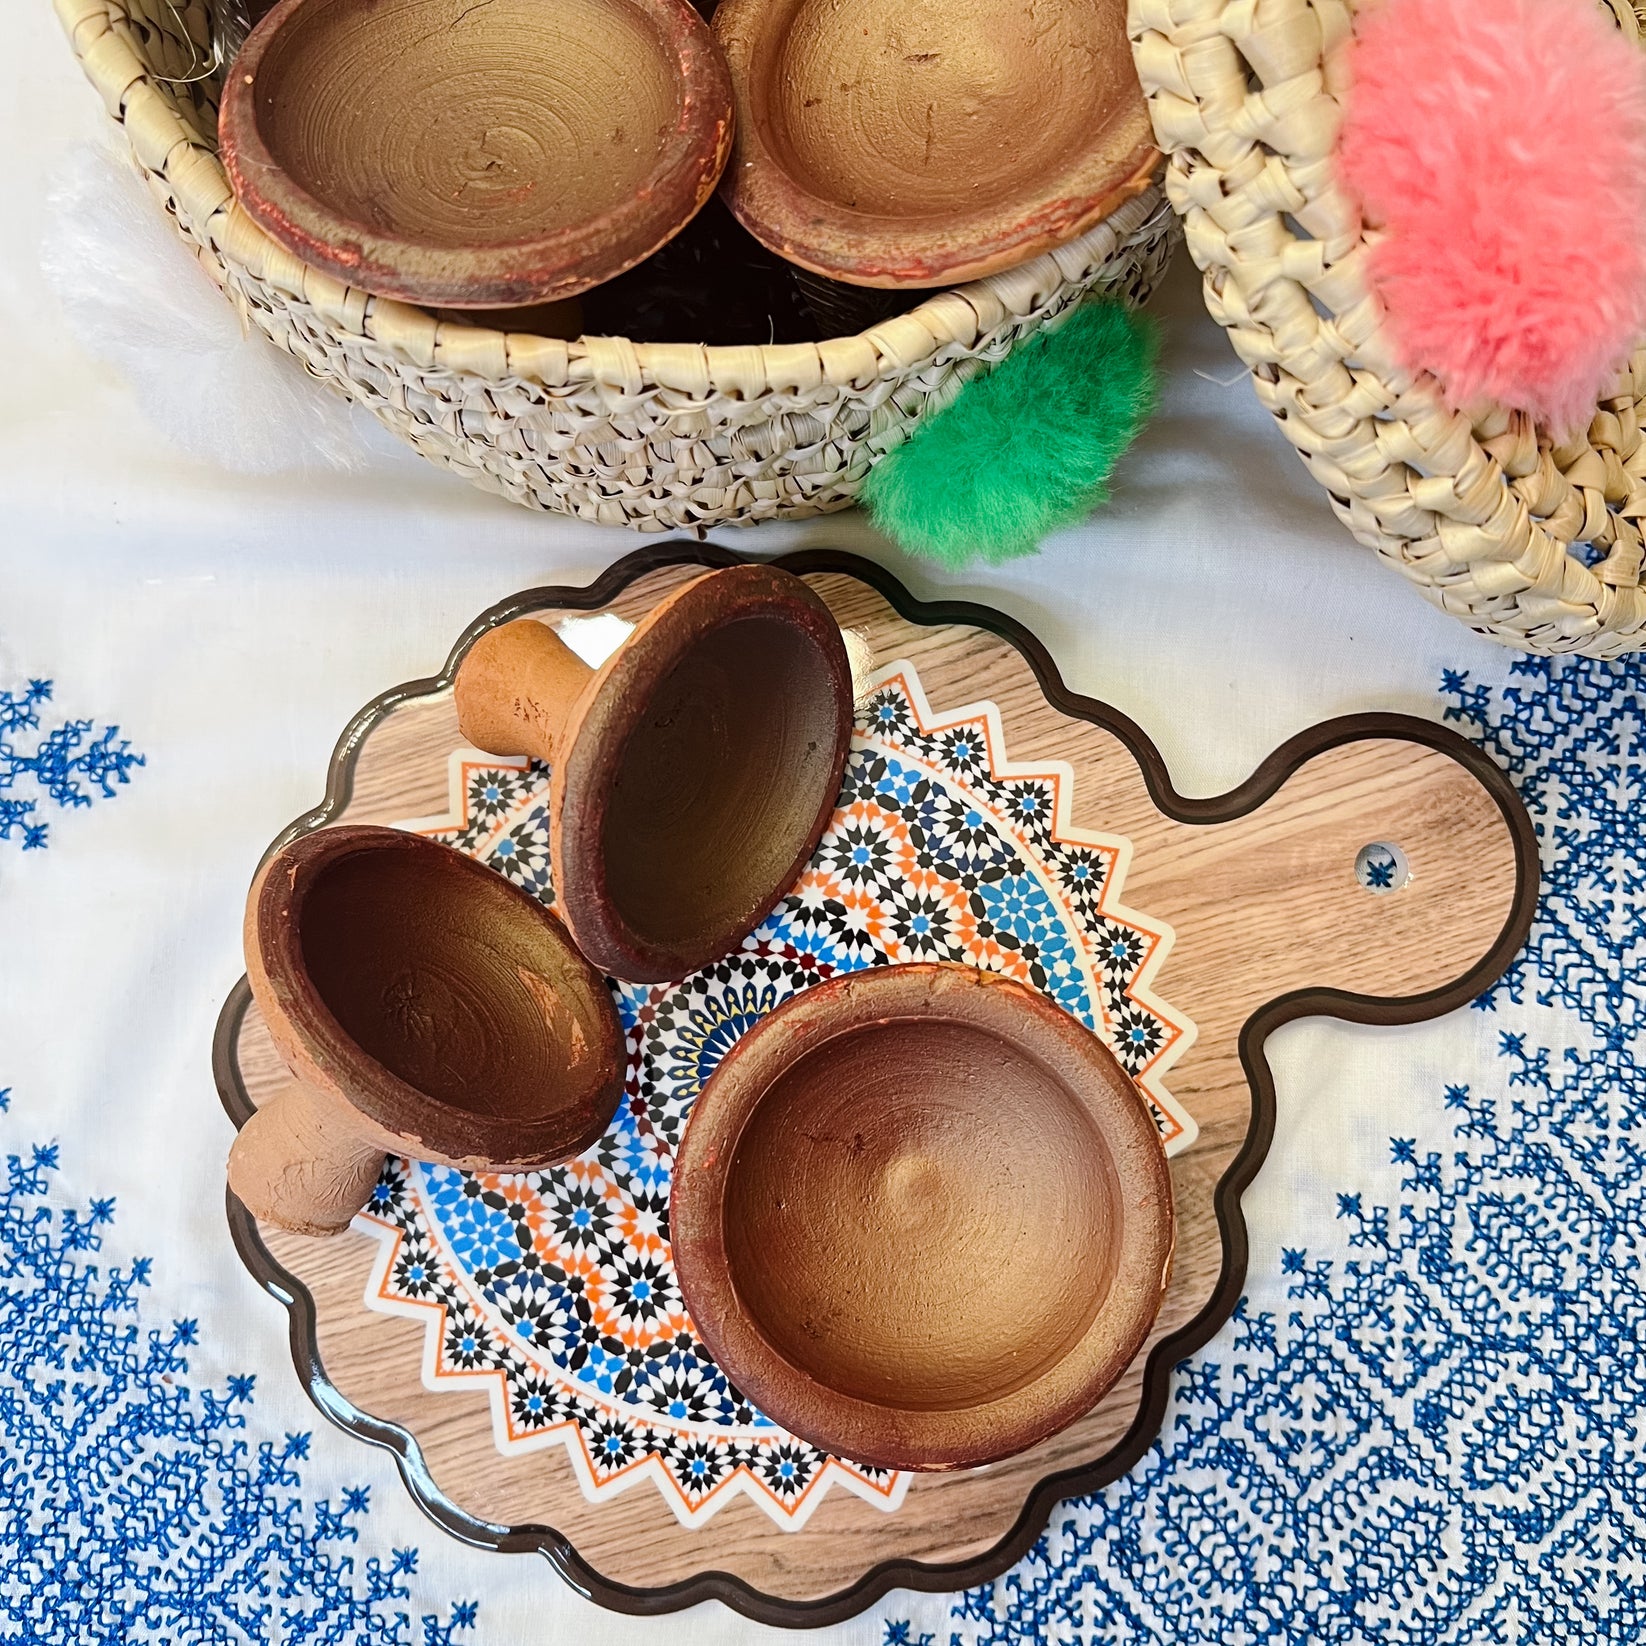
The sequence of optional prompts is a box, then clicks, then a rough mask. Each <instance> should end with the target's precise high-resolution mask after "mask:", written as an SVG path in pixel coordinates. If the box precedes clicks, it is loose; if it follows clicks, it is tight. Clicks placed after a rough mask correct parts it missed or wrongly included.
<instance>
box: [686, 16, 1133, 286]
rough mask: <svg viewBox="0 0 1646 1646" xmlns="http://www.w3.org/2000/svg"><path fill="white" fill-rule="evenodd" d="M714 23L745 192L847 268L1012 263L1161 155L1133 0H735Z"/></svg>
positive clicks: (737, 182) (960, 270) (1123, 193)
mask: <svg viewBox="0 0 1646 1646" xmlns="http://www.w3.org/2000/svg"><path fill="white" fill-rule="evenodd" d="M714 30H715V34H716V36H717V38H718V39H719V40H720V42H721V44H722V46H723V47H724V48H725V52H726V59H727V63H728V65H729V67H730V69H731V75H732V82H733V86H734V88H735V91H736V96H737V122H738V130H737V137H736V141H735V145H734V150H733V156H732V163H731V165H730V167H729V168H728V170H727V173H726V183H725V189H726V193H727V198H728V199H729V201H730V204H731V206H732V209H733V211H734V212H736V214H737V216H738V217H739V219H740V220H741V221H742V222H743V224H744V226H745V227H746V228H748V230H749V231H750V232H751V233H752V234H753V235H754V236H755V237H756V238H757V239H758V240H760V241H762V242H763V243H764V244H765V245H767V246H769V247H771V248H772V249H773V250H775V251H778V252H780V253H782V254H783V255H784V256H786V257H788V258H791V259H792V260H793V261H795V262H796V263H799V264H801V265H803V266H804V267H806V268H808V269H812V270H815V271H816V272H818V273H820V274H824V275H829V276H831V277H833V278H834V279H837V280H842V281H846V282H849V283H851V284H855V285H862V286H887V287H903V286H911V287H918V286H935V285H945V284H950V283H953V282H955V281H959V280H968V279H973V278H975V277H977V276H980V275H984V274H990V273H994V272H995V271H997V270H1000V269H1004V268H1009V267H1011V266H1012V265H1013V264H1016V263H1020V262H1022V261H1024V260H1025V259H1026V258H1029V257H1032V256H1034V255H1035V254H1036V253H1038V252H1040V251H1044V250H1045V249H1047V248H1048V247H1050V246H1054V245H1058V244H1060V243H1061V242H1063V241H1065V240H1069V239H1072V238H1073V237H1074V236H1075V235H1077V234H1079V233H1081V232H1082V231H1084V230H1085V229H1088V228H1090V227H1091V226H1092V225H1093V224H1094V223H1096V222H1098V221H1099V220H1100V219H1102V218H1103V217H1105V216H1107V215H1108V213H1110V212H1112V211H1113V210H1114V209H1115V207H1116V206H1118V205H1120V204H1121V202H1122V201H1124V200H1126V199H1128V198H1129V197H1130V196H1132V195H1134V194H1137V193H1140V192H1141V191H1142V190H1143V189H1144V188H1145V187H1147V185H1148V180H1149V178H1150V176H1151V174H1152V173H1153V171H1154V169H1155V167H1156V165H1157V164H1158V161H1159V155H1158V153H1157V151H1156V150H1155V147H1154V141H1153V136H1152V132H1151V128H1150V124H1149V116H1148V111H1147V109H1146V108H1145V106H1144V102H1143V93H1142V89H1141V87H1140V86H1139V84H1138V80H1137V74H1136V71H1135V69H1134V68H1133V66H1132V56H1131V48H1130V45H1129V44H1128V41H1127V38H1126V5H1125V0H881V3H879V4H876V5H874V6H843V5H840V4H839V3H838V0H722V4H721V5H720V6H719V7H718V9H717V10H716V11H715V13H714Z"/></svg>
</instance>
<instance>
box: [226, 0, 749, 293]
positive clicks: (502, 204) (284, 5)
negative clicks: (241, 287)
mask: <svg viewBox="0 0 1646 1646" xmlns="http://www.w3.org/2000/svg"><path fill="white" fill-rule="evenodd" d="M731 126H732V103H731V88H730V83H729V81H728V79H727V76H726V69H725V65H724V63H723V61H722V59H721V56H720V53H719V50H718V49H717V48H716V46H715V43H714V39H713V37H712V35H711V34H710V33H709V29H708V25H707V24H706V23H704V21H703V20H702V18H701V17H700V16H699V15H698V13H697V12H696V11H695V10H694V9H693V7H692V6H691V5H689V4H688V3H687V0H479V3H476V0H281V3H280V4H279V5H277V6H276V7H275V8H274V9H273V10H272V11H271V12H270V13H269V14H268V16H266V17H265V18H264V19H263V20H262V22H261V23H259V24H258V25H257V27H256V28H255V29H253V30H252V32H251V34H250V36H249V37H248V38H247V41H246V44H245V46H244V47H243V48H242V50H241V52H240V54H239V56H237V57H236V58H235V60H234V63H233V66H232V68H231V70H230V72H229V73H228V75H227V77H226V80H225V84H224V88H223V101H222V107H221V112H220V116H219V122H218V130H219V137H220V140H221V146H222V156H223V163H224V166H225V168H226V169H227V172H228V176H229V181H230V184H231V185H232V187H233V189H234V192H235V195H236V197H237V198H238V199H239V201H240V203H241V204H242V205H243V206H244V207H245V209H246V210H247V212H249V213H250V215H251V216H252V218H253V219H254V220H255V221H256V222H257V223H258V224H259V225H261V227H263V228H264V229H265V230H267V231H268V233H269V234H270V235H272V236H273V237H274V239H276V240H277V241H279V242H280V243H281V245H283V246H284V247H285V248H286V249H287V250H288V251H290V252H292V253H293V254H294V255H296V256H297V257H299V258H300V259H301V260H302V261H303V262H305V263H308V264H310V265H312V266H314V267H316V268H319V269H322V270H324V271H325V272H326V273H328V274H331V275H334V276H335V277H336V278H337V279H339V280H344V281H347V282H348V283H350V284H351V285H356V286H361V287H363V288H365V290H367V291H370V292H375V293H378V294H379V295H382V296H386V297H397V298H401V299H404V300H405V301H407V302H412V303H423V304H428V305H431V306H437V307H438V306H444V307H449V308H488V307H491V308H498V307H507V306H511V305H520V304H535V303H541V302H545V301H548V300H551V299H556V298H564V297H569V296H571V295H573V294H575V293H577V292H581V291H584V290H586V289H587V288H589V287H591V286H593V285H596V284H598V283H599V282H600V281H603V280H608V279H610V278H611V277H612V276H614V275H616V274H620V273H621V272H622V271H623V270H624V269H627V268H630V267H631V266H633V265H634V264H636V263H638V262H640V261H641V259H642V258H644V257H646V256H648V255H649V254H650V253H651V252H653V251H655V250H656V249H657V247H658V246H660V245H662V244H663V242H664V241H666V240H668V239H669V238H670V236H672V235H673V234H675V233H676V232H677V231H678V230H679V229H680V228H681V227H682V225H683V224H685V223H686V222H687V221H688V220H689V219H690V218H691V216H692V214H693V213H694V212H696V211H697V209H698V207H700V206H701V205H702V204H703V202H704V201H705V200H706V199H708V197H709V195H710V194H711V193H712V192H713V190H714V186H715V183H716V181H717V180H718V178H719V176H720V172H721V169H722V168H723V166H724V165H725V161H726V155H727V151H728V149H729V147H730V142H731Z"/></svg>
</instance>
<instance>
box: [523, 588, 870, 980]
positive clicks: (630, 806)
mask: <svg viewBox="0 0 1646 1646" xmlns="http://www.w3.org/2000/svg"><path fill="white" fill-rule="evenodd" d="M574 712H575V714H576V716H577V719H576V723H575V725H574V727H573V730H572V735H571V737H570V739H569V752H568V754H567V756H566V758H565V759H564V760H563V761H562V762H560V763H559V765H557V767H556V769H555V776H554V788H553V797H552V805H553V809H554V813H555V819H556V823H557V827H556V830H555V845H554V849H555V874H556V885H557V888H558V889H559V892H558V895H559V897H560V900H561V906H562V908H563V909H564V911H565V913H566V917H567V922H568V924H569V925H570V926H571V928H572V930H573V931H574V932H575V933H576V934H577V937H578V940H579V942H580V943H581V944H582V945H583V947H584V950H585V952H587V953H589V954H591V956H596V957H599V958H601V959H602V960H603V961H605V960H609V961H610V962H611V963H612V969H613V970H614V971H616V973H617V975H620V976H622V977H626V978H629V979H631V980H633V981H637V982H662V981H667V980H672V979H674V978H680V977H685V976H687V975H688V974H689V973H691V972H693V971H696V970H697V969H698V968H699V967H701V966H704V965H707V964H708V963H709V962H710V961H712V960H715V959H718V958H719V957H720V956H721V955H723V954H725V953H727V952H728V951H729V950H730V949H732V948H734V947H735V946H736V945H737V943H738V942H739V941H740V940H741V939H742V937H743V936H744V934H745V933H747V932H748V931H749V930H751V929H752V928H753V927H754V926H755V925H757V924H758V923H759V922H760V921H761V920H762V919H763V918H764V917H765V916H766V914H768V913H769V912H770V911H771V909H772V908H773V907H775V905H776V904H777V902H778V900H779V899H780V898H781V897H782V896H783V895H784V894H785V893H786V892H787V890H788V889H789V887H790V886H792V885H793V884H794V881H795V880H796V878H797V877H798V876H799V874H800V871H801V870H802V868H803V867H804V866H805V864H806V862H807V861H808V859H809V858H810V857H811V854H812V852H813V850H814V849H815V847H816V845H817V842H818V840H819V839H820V838H821V837H822V834H823V831H824V829H825V828H826V827H827V825H828V821H829V819H830V817H832V816H833V814H834V807H835V803H836V801H837V799H838V796H839V791H840V780H841V775H842V773H843V771H844V769H845V762H846V755H847V751H848V748H849V746H850V741H851V718H852V689H851V669H850V665H849V664H848V662H847V659H846V652H845V647H844V644H843V642H842V641H841V638H840V630H839V627H838V626H837V624H836V623H835V620H834V618H833V617H832V615H831V614H830V612H829V610H828V607H827V606H825V605H824V604H823V602H822V601H821V600H820V599H819V598H818V597H817V596H816V595H815V594H813V593H812V592H811V591H810V590H809V589H808V588H807V587H806V585H805V584H804V583H802V582H800V581H799V579H797V578H793V577H791V576H789V575H788V574H786V573H783V572H778V571H774V570H772V569H771V568H769V567H763V566H739V567H732V568H729V569H728V570H726V571H724V572H719V573H716V574H713V575H711V576H709V577H705V578H701V579H699V580H697V581H696V582H694V583H691V584H688V585H687V586H686V587H685V588H684V589H683V590H681V591H680V593H679V594H677V595H676V596H674V597H673V598H672V599H671V600H670V601H668V602H667V603H666V604H664V605H663V606H661V607H659V608H658V609H657V610H655V611H654V612H653V613H651V614H650V616H649V617H648V619H647V621H646V622H644V623H643V624H641V626H640V627H639V628H638V629H637V630H636V631H635V633H634V634H633V635H632V636H631V637H630V639H629V641H628V643H627V644H626V645H625V646H624V647H623V649H622V650H621V651H619V652H618V653H617V654H616V656H615V657H614V658H613V659H611V661H610V662H608V663H607V664H606V665H605V666H604V668H603V669H602V670H601V671H600V673H599V674H598V675H597V676H596V678H595V680H594V681H593V682H592V683H591V685H590V687H589V689H588V690H587V691H586V692H585V693H584V695H583V697H582V699H581V700H580V703H579V705H578V707H577V709H576V711H574Z"/></svg>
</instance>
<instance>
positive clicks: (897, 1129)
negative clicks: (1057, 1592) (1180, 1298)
mask: <svg viewBox="0 0 1646 1646" xmlns="http://www.w3.org/2000/svg"><path fill="white" fill-rule="evenodd" d="M669 1216H670V1226H671V1230H672V1238H673V1242H674V1261H675V1267H676V1270H677V1271H678V1273H679V1276H680V1284H681V1288H682V1290H683V1292H684V1294H685V1298H686V1305H687V1308H688V1309H689V1310H690V1312H691V1317H692V1320H693V1322H694V1323H695V1324H696V1327H697V1329H698V1331H699V1332H700V1333H701V1334H702V1337H703V1341H704V1342H705V1343H706V1344H707V1345H708V1347H709V1350H710V1352H711V1353H712V1354H713V1355H714V1357H715V1359H716V1361H717V1362H718V1363H719V1364H720V1365H721V1366H722V1367H724V1369H725V1370H726V1372H727V1373H728V1374H729V1375H730V1377H731V1378H732V1380H733V1381H734V1382H735V1383H736V1384H737V1385H738V1386H739V1387H740V1388H741V1389H742V1390H743V1391H744V1392H745V1393H746V1394H747V1395H748V1396H749V1397H750V1399H751V1400H753V1401H754V1403H755V1404H756V1405H757V1406H758V1407H759V1408H760V1410H761V1411H763V1412H765V1413H766V1414H767V1415H768V1416H769V1417H771V1418H772V1419H773V1420H774V1421H776V1422H778V1423H780V1424H782V1425H783V1426H784V1427H785V1428H787V1429H789V1430H791V1431H792V1432H793V1433H795V1434H797V1435H799V1436H801V1437H802V1438H803V1439H805V1440H809V1441H811V1442H812V1443H813V1444H814V1445H816V1446H821V1447H823V1448H825V1449H826V1450H828V1451H830V1452H833V1453H835V1454H836V1455H837V1456H842V1457H849V1458H853V1459H855V1460H857V1461H859V1462H863V1463H870V1464H878V1465H881V1466H883V1467H886V1468H898V1469H928V1470H936V1469H958V1468H964V1467H968V1466H971V1465H975V1464H980V1463H987V1462H990V1461H992V1460H994V1459H997V1458H1002V1457H1007V1456H1009V1455H1010V1454H1011V1453H1013V1452H1017V1451H1021V1450H1023V1449H1024V1448H1025V1447H1028V1446H1032V1445H1033V1444H1034V1443H1035V1442H1036V1441H1038V1440H1042V1439H1044V1438H1045V1437H1046V1436H1047V1435H1049V1434H1051V1433H1053V1432H1054V1431H1055V1430H1057V1429H1060V1428H1062V1427H1063V1426H1064V1425H1065V1424H1067V1423H1069V1422H1072V1421H1073V1420H1074V1419H1075V1418H1076V1417H1079V1416H1080V1415H1081V1414H1082V1413H1084V1412H1086V1411H1088V1410H1089V1409H1090V1408H1091V1407H1092V1406H1093V1405H1095V1404H1096V1403H1097V1401H1098V1400H1099V1399H1100V1398H1101V1397H1102V1396H1103V1394H1104V1393H1105V1391H1106V1390H1108V1389H1109V1388H1110V1387H1111V1385H1113V1383H1114V1382H1115V1380H1116V1379H1117V1378H1118V1377H1119V1376H1120V1374H1121V1373H1122V1372H1123V1371H1124V1370H1125V1369H1126V1366H1127V1365H1128V1364H1129V1363H1130V1361H1131V1360H1132V1358H1133V1357H1134V1356H1135V1355H1136V1354H1137V1352H1138V1350H1139V1349H1140V1348H1141V1347H1142V1344H1143V1340H1144V1339H1145V1337H1147V1335H1148V1332H1149V1327H1150V1326H1151V1324H1152V1323H1153V1321H1154V1318H1155V1315H1156V1313H1157V1312H1158V1310H1159V1307H1160V1300H1161V1297H1162V1296H1163V1295H1164V1292H1165V1287H1166V1275H1167V1269H1168V1267H1169V1264H1170V1261H1171V1253H1172V1240H1173V1221H1172V1200H1171V1183H1170V1179H1169V1178H1168V1175H1167V1171H1166V1160H1165V1155H1164V1152H1163V1151H1162V1149H1161V1145H1160V1141H1159V1138H1158V1136H1157V1134H1156V1131H1155V1127H1154V1122H1153V1120H1152V1118H1151V1117H1150V1114H1149V1112H1148V1109H1147V1107H1146V1105H1145V1104H1144V1101H1143V1099H1142V1097H1141V1096H1140V1095H1139V1093H1138V1091H1137V1089H1136V1088H1135V1087H1134V1086H1133V1085H1132V1083H1131V1081H1130V1080H1129V1079H1127V1077H1126V1075H1125V1073H1124V1072H1123V1071H1122V1070H1121V1068H1120V1065H1119V1064H1118V1063H1116V1062H1115V1060H1114V1057H1113V1055H1112V1054H1111V1053H1110V1052H1109V1050H1108V1049H1107V1048H1106V1047H1105V1046H1104V1045H1103V1044H1102V1042H1101V1041H1099V1040H1098V1039H1097V1037H1096V1036H1095V1035H1093V1034H1091V1033H1090V1032H1089V1031H1088V1030H1087V1029H1086V1028H1084V1027H1083V1026H1082V1025H1081V1024H1079V1023H1077V1022H1076V1021H1075V1020H1074V1019H1073V1018H1072V1017H1070V1016H1068V1015H1067V1014H1066V1013H1065V1012H1063V1011H1060V1010H1059V1009H1058V1008H1057V1007H1056V1006H1054V1005H1052V1004H1051V1002H1049V1001H1048V1000H1046V999H1045V997H1044V996H1042V995H1040V994H1037V993H1036V992H1034V991H1033V990H1031V989H1028V988H1025V987H1023V986H1022V985H1020V984H1017V983H1014V982H1011V981H1009V980H1008V979H1005V978H1001V977H998V976H995V975H993V974H989V973H984V972H979V971H973V970H971V969H970V968H968V967H962V966H944V965H919V966H891V967H883V968H875V969H872V970H869V971H865V972H856V973H851V974H849V975H847V976H845V977H840V978H836V979H834V980H833V981H831V982H828V983H823V984H819V985H818V986H817V987H816V988H812V989H808V990H806V991H805V992H804V993H802V994H799V995H797V996H795V997H794V998H793V999H792V1000H790V1001H788V1002H786V1003H785V1004H784V1005H782V1006H780V1007H779V1008H778V1009H777V1010H776V1011H775V1012H773V1013H772V1014H771V1016H769V1017H768V1018H766V1019H765V1020H764V1021H763V1022H761V1023H760V1024H759V1025H758V1026H757V1027H756V1028H754V1029H752V1030H750V1031H749V1033H748V1034H746V1035H745V1036H744V1037H743V1039H742V1040H740V1041H739V1042H738V1043H737V1045H736V1046H735V1047H734V1048H733V1049H732V1050H731V1051H730V1052H729V1053H728V1054H727V1055H726V1058H725V1060H724V1061H723V1062H722V1063H721V1065H720V1067H719V1068H718V1069H717V1070H716V1071H715V1074H714V1076H713V1077H712V1079H711V1080H710V1081H709V1083H708V1085H707V1087H706V1088H705V1089H704V1091H703V1094H702V1096H701V1097H700V1098H699V1099H698V1101H697V1106H696V1108H695V1109H694V1110H693V1112H692V1117H691V1121H690V1123H689V1125H688V1127H687V1130H686V1136H685V1139H684V1140H683V1142H682V1145H681V1148H680V1151H679V1153H678V1155H677V1156H676V1159H675V1168H674V1189H673V1196H672V1200H671V1205H670V1214H669Z"/></svg>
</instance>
